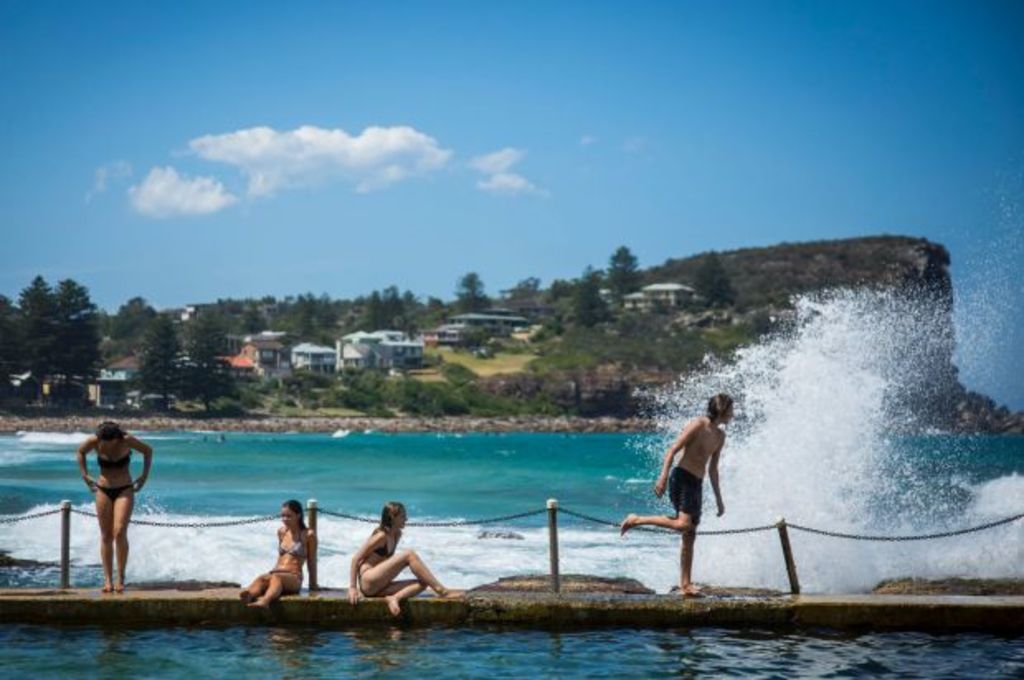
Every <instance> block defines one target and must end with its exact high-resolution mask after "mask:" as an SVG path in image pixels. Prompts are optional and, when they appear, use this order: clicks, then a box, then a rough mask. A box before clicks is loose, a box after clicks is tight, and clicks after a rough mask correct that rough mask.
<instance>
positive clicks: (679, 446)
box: [619, 394, 733, 597]
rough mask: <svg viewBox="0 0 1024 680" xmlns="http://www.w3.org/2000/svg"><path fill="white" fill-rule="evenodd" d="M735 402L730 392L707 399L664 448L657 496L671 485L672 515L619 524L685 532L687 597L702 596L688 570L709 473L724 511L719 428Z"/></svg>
mask: <svg viewBox="0 0 1024 680" xmlns="http://www.w3.org/2000/svg"><path fill="white" fill-rule="evenodd" d="M732 415H733V402H732V397H730V396H729V395H727V394H716V395H715V396H713V397H711V399H710V400H708V409H707V415H705V416H701V417H699V418H694V419H693V420H691V421H690V422H689V423H687V424H686V427H684V428H683V431H682V433H680V435H679V437H678V438H677V439H676V441H675V443H673V444H672V446H670V447H669V448H668V451H666V452H665V460H664V462H663V463H662V466H661V474H660V475H658V481H657V482H655V484H654V495H656V496H657V497H658V498H661V497H662V495H663V494H664V493H665V487H666V486H668V497H669V499H670V500H671V501H672V509H673V510H675V516H674V517H666V516H664V515H634V514H630V515H627V516H626V519H624V520H622V524H621V525H620V526H619V529H620V532H621V534H622V535H623V536H625V535H626V532H627V531H629V530H630V529H632V528H633V527H638V526H655V527H662V528H665V529H672V530H673V531H678V532H680V533H681V534H682V545H681V546H680V554H679V561H680V581H679V590H680V592H681V593H682V594H683V595H684V596H686V597H700V596H701V593H700V589H699V588H697V587H696V586H695V585H693V581H691V580H690V575H691V572H692V570H693V545H694V543H695V542H696V539H697V525H698V524H700V514H701V505H702V503H703V500H704V498H703V491H704V476H705V474H706V475H708V476H710V477H711V489H712V491H714V492H715V503H716V504H717V505H718V516H719V517H721V516H722V515H723V514H725V504H724V503H723V502H722V490H721V488H720V487H719V485H718V459H719V457H720V456H721V454H722V447H723V446H725V432H724V431H723V430H722V429H721V428H720V427H719V426H721V425H725V424H726V423H728V422H729V421H730V420H732ZM680 451H682V455H681V456H679V462H678V463H676V464H675V465H674V466H673V463H674V462H675V460H676V454H678V453H679V452H680Z"/></svg>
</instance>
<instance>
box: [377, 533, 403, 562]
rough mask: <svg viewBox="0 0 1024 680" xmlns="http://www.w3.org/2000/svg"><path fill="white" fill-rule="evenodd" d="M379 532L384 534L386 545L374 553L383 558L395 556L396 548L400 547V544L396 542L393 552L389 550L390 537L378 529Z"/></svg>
mask: <svg viewBox="0 0 1024 680" xmlns="http://www.w3.org/2000/svg"><path fill="white" fill-rule="evenodd" d="M377 531H380V532H381V533H382V534H384V545H382V546H381V547H379V548H377V549H376V550H374V551H373V552H375V553H377V554H378V555H380V556H381V557H391V556H392V555H394V554H395V548H397V547H398V542H397V541H396V542H395V545H394V546H392V548H391V550H388V535H387V534H386V533H384V532H383V531H381V530H380V529H377Z"/></svg>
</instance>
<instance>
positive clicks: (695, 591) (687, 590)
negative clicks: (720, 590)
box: [679, 583, 704, 597]
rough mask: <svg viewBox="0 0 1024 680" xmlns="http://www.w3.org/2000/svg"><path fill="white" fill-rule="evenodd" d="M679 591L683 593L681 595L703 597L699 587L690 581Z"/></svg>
mask: <svg viewBox="0 0 1024 680" xmlns="http://www.w3.org/2000/svg"><path fill="white" fill-rule="evenodd" d="M679 592H681V593H682V594H683V597H704V593H702V592H701V590H700V588H698V587H697V586H695V585H693V584H692V583H691V584H689V585H687V586H684V587H683V588H682V589H681V590H680V591H679Z"/></svg>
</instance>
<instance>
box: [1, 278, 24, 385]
mask: <svg viewBox="0 0 1024 680" xmlns="http://www.w3.org/2000/svg"><path fill="white" fill-rule="evenodd" d="M23 365H24V348H23V346H22V343H21V329H20V328H19V326H18V310H17V309H15V307H14V305H12V304H11V301H10V300H8V299H7V298H6V297H4V296H3V295H0V387H6V385H7V376H9V375H11V374H13V373H18V372H19V371H21V369H22V366H23Z"/></svg>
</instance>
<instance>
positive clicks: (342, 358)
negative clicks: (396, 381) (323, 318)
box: [335, 330, 423, 370]
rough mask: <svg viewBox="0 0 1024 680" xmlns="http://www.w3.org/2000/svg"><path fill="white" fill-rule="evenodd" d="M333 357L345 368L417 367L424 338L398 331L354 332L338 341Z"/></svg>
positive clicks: (419, 363)
mask: <svg viewBox="0 0 1024 680" xmlns="http://www.w3.org/2000/svg"><path fill="white" fill-rule="evenodd" d="M335 355H336V357H337V359H336V361H337V362H338V364H340V365H341V366H343V367H344V368H379V369H383V370H390V369H392V368H394V369H400V370H403V369H409V368H419V367H420V366H422V365H423V339H422V338H416V339H413V338H410V337H409V336H407V335H406V334H405V333H402V332H401V331H389V330H382V331H374V332H372V333H367V332H366V331H356V332H355V333H349V334H348V335H346V336H344V337H343V338H341V339H340V340H338V341H337V343H336V350H335Z"/></svg>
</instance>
